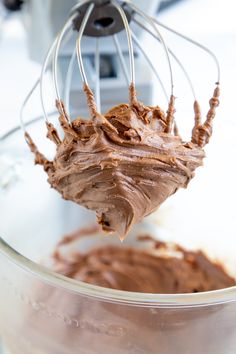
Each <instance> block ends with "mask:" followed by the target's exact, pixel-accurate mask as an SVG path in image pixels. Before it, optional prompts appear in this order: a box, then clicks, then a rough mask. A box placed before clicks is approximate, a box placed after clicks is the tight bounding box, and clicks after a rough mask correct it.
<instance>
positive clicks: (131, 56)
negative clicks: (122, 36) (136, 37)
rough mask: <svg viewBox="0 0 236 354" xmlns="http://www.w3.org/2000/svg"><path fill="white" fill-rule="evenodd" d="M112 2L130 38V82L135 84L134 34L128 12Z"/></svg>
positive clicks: (128, 38)
mask: <svg viewBox="0 0 236 354" xmlns="http://www.w3.org/2000/svg"><path fill="white" fill-rule="evenodd" d="M112 4H113V5H114V7H115V8H116V9H117V10H118V12H119V14H120V16H121V19H122V21H123V23H124V27H125V31H126V35H127V40H128V50H129V60H130V84H133V85H135V65H134V50H133V42H132V36H131V31H130V27H129V22H128V20H127V17H126V14H125V12H124V10H123V9H122V7H121V6H120V5H119V4H118V3H117V2H116V1H114V0H112Z"/></svg>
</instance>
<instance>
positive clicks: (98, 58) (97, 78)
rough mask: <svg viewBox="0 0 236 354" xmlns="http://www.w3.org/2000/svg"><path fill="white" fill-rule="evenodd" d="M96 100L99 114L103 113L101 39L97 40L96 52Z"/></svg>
mask: <svg viewBox="0 0 236 354" xmlns="http://www.w3.org/2000/svg"><path fill="white" fill-rule="evenodd" d="M95 72H96V82H95V98H96V104H97V110H98V112H101V95H100V52H99V37H98V38H96V52H95Z"/></svg>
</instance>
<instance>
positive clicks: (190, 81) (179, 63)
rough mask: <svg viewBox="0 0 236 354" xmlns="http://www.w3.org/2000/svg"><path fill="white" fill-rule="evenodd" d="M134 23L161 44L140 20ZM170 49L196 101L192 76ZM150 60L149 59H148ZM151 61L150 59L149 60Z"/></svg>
mask: <svg viewBox="0 0 236 354" xmlns="http://www.w3.org/2000/svg"><path fill="white" fill-rule="evenodd" d="M134 22H135V23H136V24H137V25H138V26H140V27H141V28H142V29H144V30H145V31H147V32H148V33H149V34H150V35H151V36H152V37H154V38H155V39H156V40H157V41H158V42H160V43H161V41H160V38H159V37H158V36H157V35H156V34H155V33H153V32H152V31H151V30H150V29H149V28H147V27H146V26H145V25H143V24H142V23H141V22H140V21H139V20H137V19H134ZM167 48H168V51H169V53H170V55H171V56H172V57H173V58H174V60H175V61H176V63H177V64H178V66H179V67H180V69H181V70H182V72H183V74H184V76H185V78H186V80H187V82H188V84H189V87H190V89H191V91H192V94H193V97H194V100H195V99H196V93H195V89H194V86H193V83H192V80H191V79H190V76H189V74H188V72H187V70H186V69H185V67H184V66H183V64H182V63H181V61H180V59H179V58H178V57H177V56H176V54H175V53H174V52H173V50H171V49H170V48H169V47H167ZM148 59H149V58H148ZM149 61H150V59H149ZM150 65H151V64H150Z"/></svg>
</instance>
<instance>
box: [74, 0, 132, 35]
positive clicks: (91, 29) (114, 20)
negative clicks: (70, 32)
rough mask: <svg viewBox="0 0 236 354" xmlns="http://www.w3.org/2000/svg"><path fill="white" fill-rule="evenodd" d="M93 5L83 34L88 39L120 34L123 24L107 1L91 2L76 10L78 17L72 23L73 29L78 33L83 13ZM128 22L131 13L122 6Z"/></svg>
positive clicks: (127, 8) (116, 11) (97, 0)
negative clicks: (88, 37)
mask: <svg viewBox="0 0 236 354" xmlns="http://www.w3.org/2000/svg"><path fill="white" fill-rule="evenodd" d="M91 3H93V4H94V8H93V11H92V13H91V15H90V17H89V21H88V23H87V25H86V27H85V30H84V34H85V35H87V36H90V37H105V36H110V35H112V34H115V33H118V32H121V31H122V30H123V29H124V23H123V21H122V18H121V16H120V14H119V12H118V10H117V9H116V8H115V7H114V5H113V4H112V3H111V1H109V0H95V1H91V2H89V3H87V4H85V5H83V6H81V7H80V8H79V10H76V11H77V12H78V16H77V17H76V18H75V19H74V21H73V26H74V29H75V30H77V31H79V29H80V26H81V23H82V21H83V18H84V16H85V13H86V11H87V9H88V7H89V5H90V4H91ZM121 6H122V8H123V10H124V12H125V14H126V17H127V20H128V22H130V21H131V18H132V13H133V11H132V10H131V9H130V8H129V7H128V6H126V5H122V4H121Z"/></svg>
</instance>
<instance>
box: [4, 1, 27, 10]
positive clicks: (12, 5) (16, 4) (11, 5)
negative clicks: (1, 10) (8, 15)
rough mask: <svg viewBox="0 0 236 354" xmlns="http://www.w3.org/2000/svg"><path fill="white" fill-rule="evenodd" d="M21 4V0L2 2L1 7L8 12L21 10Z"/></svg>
mask: <svg viewBox="0 0 236 354" xmlns="http://www.w3.org/2000/svg"><path fill="white" fill-rule="evenodd" d="M23 3H24V1H23V0H3V5H4V6H5V8H6V9H7V10H9V11H18V10H21V6H22V5H23Z"/></svg>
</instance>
